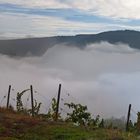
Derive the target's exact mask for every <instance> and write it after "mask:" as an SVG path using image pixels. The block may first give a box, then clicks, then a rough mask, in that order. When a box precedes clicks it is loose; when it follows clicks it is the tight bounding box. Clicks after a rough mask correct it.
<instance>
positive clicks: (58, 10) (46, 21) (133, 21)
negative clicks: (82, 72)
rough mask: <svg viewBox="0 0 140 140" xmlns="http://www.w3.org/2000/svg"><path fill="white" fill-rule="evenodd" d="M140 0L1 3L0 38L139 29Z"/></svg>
mask: <svg viewBox="0 0 140 140" xmlns="http://www.w3.org/2000/svg"><path fill="white" fill-rule="evenodd" d="M139 9H140V1H139V0H113V1H112V0H82V1H81V0H76V1H75V0H0V19H1V20H0V27H1V28H0V39H4V38H23V37H34V36H35V37H41V36H56V35H75V34H94V33H99V32H103V31H108V30H120V29H122V30H123V29H131V30H140V25H139V23H140V13H139Z"/></svg>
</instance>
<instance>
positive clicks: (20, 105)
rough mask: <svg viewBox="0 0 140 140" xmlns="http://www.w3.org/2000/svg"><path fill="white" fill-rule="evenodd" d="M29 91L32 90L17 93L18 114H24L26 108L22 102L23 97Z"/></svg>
mask: <svg viewBox="0 0 140 140" xmlns="http://www.w3.org/2000/svg"><path fill="white" fill-rule="evenodd" d="M28 90H30V89H26V90H23V91H22V92H18V93H17V98H16V99H17V105H16V108H17V112H23V110H24V107H23V102H22V96H23V94H24V93H25V92H27V91H28Z"/></svg>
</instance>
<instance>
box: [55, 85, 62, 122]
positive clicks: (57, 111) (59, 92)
mask: <svg viewBox="0 0 140 140" xmlns="http://www.w3.org/2000/svg"><path fill="white" fill-rule="evenodd" d="M60 94H61V84H59V89H58V97H57V107H56V118H55V121H57V120H58V113H59V103H60Z"/></svg>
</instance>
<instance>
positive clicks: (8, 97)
mask: <svg viewBox="0 0 140 140" xmlns="http://www.w3.org/2000/svg"><path fill="white" fill-rule="evenodd" d="M10 92H11V85H9V89H8V96H7V109H8V108H9V100H10Z"/></svg>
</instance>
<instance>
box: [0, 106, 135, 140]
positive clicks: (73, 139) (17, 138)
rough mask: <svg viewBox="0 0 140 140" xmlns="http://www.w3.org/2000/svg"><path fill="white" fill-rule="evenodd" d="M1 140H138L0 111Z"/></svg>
mask: <svg viewBox="0 0 140 140" xmlns="http://www.w3.org/2000/svg"><path fill="white" fill-rule="evenodd" d="M0 140H136V137H135V136H134V135H133V134H131V133H125V132H121V131H119V130H109V129H98V130H85V128H82V127H77V126H73V125H72V124H69V123H54V122H44V121H42V120H40V119H38V118H34V119H33V118H31V117H29V116H26V115H21V114H17V113H16V112H14V111H8V110H5V109H0Z"/></svg>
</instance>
